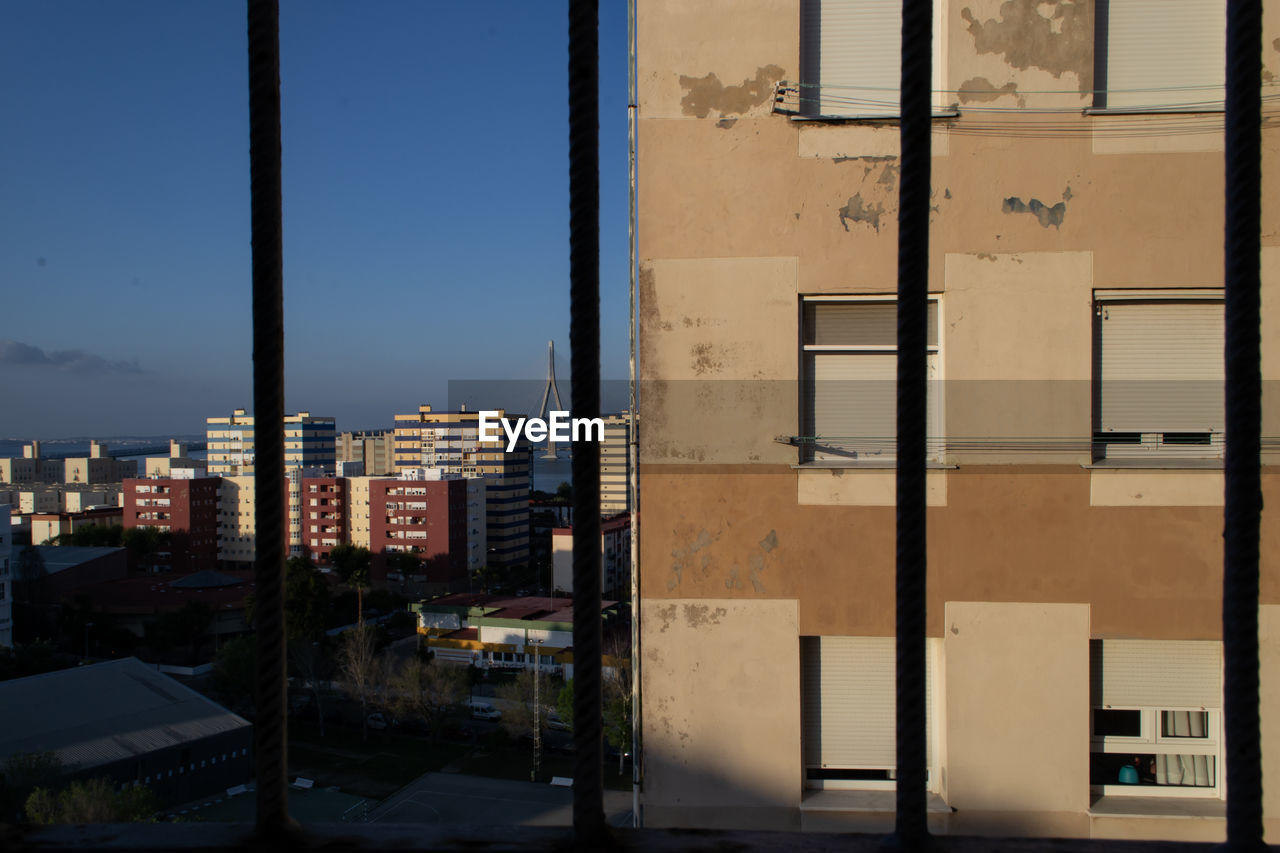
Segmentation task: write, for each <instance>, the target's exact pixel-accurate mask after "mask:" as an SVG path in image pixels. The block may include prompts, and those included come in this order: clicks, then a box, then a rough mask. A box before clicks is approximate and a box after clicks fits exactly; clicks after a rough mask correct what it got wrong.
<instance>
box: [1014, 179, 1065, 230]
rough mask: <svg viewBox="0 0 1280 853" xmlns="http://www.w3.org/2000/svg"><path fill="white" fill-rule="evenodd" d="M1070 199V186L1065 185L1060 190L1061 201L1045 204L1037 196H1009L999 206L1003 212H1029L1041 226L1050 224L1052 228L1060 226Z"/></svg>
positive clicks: (1046, 226)
mask: <svg viewBox="0 0 1280 853" xmlns="http://www.w3.org/2000/svg"><path fill="white" fill-rule="evenodd" d="M1070 200H1071V187H1067V188H1066V189H1065V190H1063V191H1062V201H1059V202H1056V203H1054V204H1052V205H1049V204H1045V203H1044V202H1043V201H1041V200H1040V199H1038V198H1033V199H1029V200H1027V201H1025V202H1024V201H1023V200H1022V199H1021V198H1020V197H1018V196H1009V197H1008V198H1006V199H1005V200H1004V201H1003V203H1002V204H1001V206H1000V209H1001V211H1003V212H1004V213H1030V214H1031V215H1032V216H1034V217H1035V218H1036V221H1037V222H1039V223H1040V224H1041V226H1043V227H1045V228H1048V227H1049V226H1050V225H1052V226H1053V227H1054V228H1061V227H1062V220H1063V219H1065V218H1066V215H1067V202H1068V201H1070Z"/></svg>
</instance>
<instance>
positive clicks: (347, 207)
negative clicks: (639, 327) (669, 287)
mask: <svg viewBox="0 0 1280 853" xmlns="http://www.w3.org/2000/svg"><path fill="white" fill-rule="evenodd" d="M280 5H281V10H280V27H281V39H280V41H281V46H280V49H281V80H282V85H283V108H282V110H283V116H282V118H283V150H284V229H285V230H284V251H285V258H284V277H285V317H286V321H285V322H286V327H285V340H286V408H287V409H288V410H289V411H297V410H302V409H306V410H310V411H311V412H312V413H313V414H325V415H332V416H334V417H336V418H337V419H338V428H339V429H368V428H377V427H389V426H390V425H391V421H392V416H393V415H394V414H395V413H397V412H411V411H415V410H416V406H417V405H418V403H422V402H430V403H433V404H434V405H436V406H437V407H443V406H444V405H445V404H446V403H447V394H446V388H447V386H446V383H447V382H448V381H449V380H470V379H529V380H539V379H540V378H541V377H542V375H543V374H544V373H545V369H546V342H547V341H548V340H549V339H554V340H555V342H556V346H557V349H558V351H559V356H560V357H559V358H558V359H557V362H558V364H557V370H558V373H559V375H560V379H561V392H562V394H566V393H567V391H568V382H567V380H568V378H569V371H568V355H569V335H568V312H569V296H568V141H567V140H568V108H567V68H566V66H567V35H566V33H567V4H566V2H564V0H559V2H550V0H537V2H532V0H524V2H514V0H498V1H497V2H487V3H483V4H481V3H458V2H448V3H446V2H439V1H438V0H384V2H356V0H344V1H343V2H338V0H282V2H281V4H280ZM600 16H601V34H600V51H601V69H600V89H601V131H600V141H601V221H602V234H601V293H602V298H601V312H602V332H601V335H602V350H603V352H602V362H603V364H602V370H603V372H604V375H605V376H606V377H609V378H618V379H621V378H625V376H626V371H627V285H628V282H627V220H626V210H627V152H626V80H627V76H626V74H627V64H626V61H627V52H626V8H625V3H624V2H622V0H605V2H603V3H601V13H600ZM245 27H246V25H245V11H244V3H243V2H227V0H203V1H202V2H194V1H193V0H183V2H173V0H112V2H109V3H104V2H97V0H94V1H93V2H71V0H43V2H38V3H17V2H7V3H5V4H3V5H0V79H3V80H4V81H5V82H4V85H3V86H0V126H3V127H4V128H5V129H4V131H3V133H0V198H2V199H3V200H4V201H3V204H2V205H0V291H2V292H3V297H2V298H3V302H2V303H0V401H3V402H2V403H0V437H44V438H54V437H59V436H70V435H102V436H106V435H110V434H121V433H132V434H148V435H150V434H156V435H159V434H165V433H174V434H177V433H193V432H201V431H202V430H203V427H204V418H205V417H206V416H209V415H218V414H227V413H228V412H229V411H230V409H231V408H233V407H236V406H245V407H251V406H252V386H251V376H252V365H251V346H250V321H251V315H250V247H249V178H248V169H249V156H248V96H247V86H248V83H247V62H248V61H247V58H246V47H245ZM534 384H535V385H537V382H535V383H534ZM539 388H540V386H539ZM532 396H535V397H536V396H537V395H536V394H534V395H532ZM532 402H536V399H535V400H534V401H532ZM532 402H526V401H523V400H513V401H507V405H509V406H510V407H512V408H517V409H518V408H521V407H528V406H531V405H532ZM566 402H567V398H566Z"/></svg>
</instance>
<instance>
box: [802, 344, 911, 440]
mask: <svg viewBox="0 0 1280 853" xmlns="http://www.w3.org/2000/svg"><path fill="white" fill-rule="evenodd" d="M808 362H809V364H808V366H809V377H808V379H809V387H810V389H812V391H811V393H812V395H813V404H812V406H810V407H809V411H810V412H811V413H812V424H811V425H810V426H808V427H806V435H812V436H816V437H817V441H816V444H815V445H814V453H813V458H814V459H853V458H863V457H867V456H869V457H871V458H884V457H887V458H893V456H894V453H895V451H896V439H895V436H896V435H897V420H896V410H895V408H894V407H895V405H896V399H897V398H896V394H895V389H896V388H897V376H898V372H897V371H898V356H897V354H896V353H810V354H809V357H808Z"/></svg>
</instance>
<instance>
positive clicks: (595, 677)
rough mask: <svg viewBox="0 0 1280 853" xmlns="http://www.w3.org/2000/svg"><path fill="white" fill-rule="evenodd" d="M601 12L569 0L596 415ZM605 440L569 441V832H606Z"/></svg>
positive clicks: (581, 310) (574, 340)
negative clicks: (602, 454) (602, 566)
mask: <svg viewBox="0 0 1280 853" xmlns="http://www.w3.org/2000/svg"><path fill="white" fill-rule="evenodd" d="M598 81H599V10H598V9H597V3H596V0H570V2H569V304H570V308H569V310H570V315H571V316H570V321H569V349H570V366H571V372H572V379H571V381H572V382H573V401H572V406H573V415H574V417H588V418H593V417H597V416H598V415H599V414H600V163H599V159H600V157H599V136H600V121H599V101H598V98H599V82H598ZM600 653H601V625H600V445H599V444H597V443H595V442H593V441H588V440H584V441H575V442H573V661H574V672H573V729H574V732H573V739H574V748H575V751H576V756H575V761H574V777H573V829H574V833H575V836H576V838H577V840H578V842H579V843H587V842H590V841H591V840H593V839H597V838H599V836H600V835H601V834H602V833H603V831H604V794H603V787H604V777H603V764H604V755H603V750H602V749H601V728H602V721H601V701H600V669H601V666H600Z"/></svg>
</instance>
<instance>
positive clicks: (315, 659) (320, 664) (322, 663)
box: [289, 641, 333, 737]
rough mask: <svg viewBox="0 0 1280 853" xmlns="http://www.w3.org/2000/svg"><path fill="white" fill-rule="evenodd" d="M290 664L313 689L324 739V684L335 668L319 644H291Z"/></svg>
mask: <svg viewBox="0 0 1280 853" xmlns="http://www.w3.org/2000/svg"><path fill="white" fill-rule="evenodd" d="M289 662H290V663H291V664H292V665H293V670H294V672H295V673H296V674H297V676H298V677H299V678H300V679H302V682H303V684H305V685H306V686H307V687H309V688H310V689H311V696H312V698H313V699H314V700H315V703H316V718H317V720H318V722H319V723H320V737H324V704H323V703H324V684H325V682H326V681H328V680H329V678H330V676H331V675H332V674H333V666H332V664H331V662H330V661H329V658H328V657H327V656H326V655H325V653H324V648H323V647H322V646H321V644H320V643H319V642H313V643H309V642H305V641H303V642H294V641H290V642H289Z"/></svg>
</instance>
